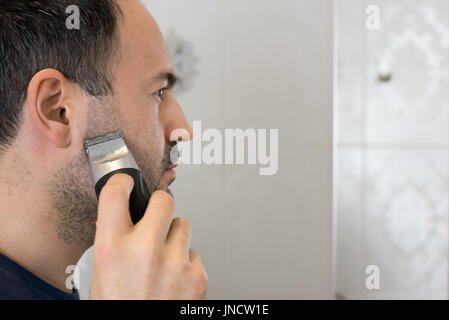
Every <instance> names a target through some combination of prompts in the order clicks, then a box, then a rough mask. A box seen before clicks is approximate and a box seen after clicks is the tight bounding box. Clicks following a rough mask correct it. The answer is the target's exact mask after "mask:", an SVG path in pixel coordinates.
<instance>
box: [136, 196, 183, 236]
mask: <svg viewBox="0 0 449 320" xmlns="http://www.w3.org/2000/svg"><path fill="white" fill-rule="evenodd" d="M174 212H175V201H174V200H173V198H172V196H170V195H169V194H168V193H167V192H165V191H162V190H156V191H155V192H153V194H152V195H151V198H150V201H149V203H148V207H147V210H146V211H145V215H144V216H143V218H142V219H141V220H140V221H139V222H138V223H137V225H136V229H137V230H138V232H141V233H142V234H143V235H145V236H146V237H147V238H148V237H150V238H151V239H150V241H153V242H156V244H161V243H164V242H165V239H166V238H167V234H168V230H169V228H170V224H171V220H172V218H173V214H174Z"/></svg>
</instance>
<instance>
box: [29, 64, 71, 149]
mask: <svg viewBox="0 0 449 320" xmlns="http://www.w3.org/2000/svg"><path fill="white" fill-rule="evenodd" d="M71 85H72V83H71V82H70V81H69V80H67V78H66V77H65V76H64V75H63V74H62V73H61V72H59V71H58V70H55V69H44V70H41V71H39V72H38V73H36V74H35V75H34V77H33V78H32V79H31V81H30V83H29V85H28V91H27V105H28V112H29V114H30V117H31V118H32V120H33V123H34V125H35V126H36V128H37V129H38V130H40V132H41V133H42V134H43V135H44V136H45V137H47V139H49V140H50V141H51V142H52V143H53V144H54V145H55V146H56V147H58V148H64V147H67V146H69V145H70V143H71V132H70V131H71V114H72V107H71V106H70V104H69V103H68V102H69V100H70V97H69V95H70V92H71V90H70V86H71Z"/></svg>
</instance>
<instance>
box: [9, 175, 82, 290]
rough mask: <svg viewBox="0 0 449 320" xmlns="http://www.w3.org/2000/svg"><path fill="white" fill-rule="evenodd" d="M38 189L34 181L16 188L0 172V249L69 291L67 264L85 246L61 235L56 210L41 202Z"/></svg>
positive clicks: (77, 257) (69, 270)
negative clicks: (68, 242) (67, 241)
mask: <svg viewBox="0 0 449 320" xmlns="http://www.w3.org/2000/svg"><path fill="white" fill-rule="evenodd" d="M21 189H23V190H21ZM39 190H42V187H39V184H38V183H36V182H35V181H34V182H33V181H29V182H28V184H27V188H23V187H22V188H20V187H19V184H18V183H15V181H10V180H9V179H8V178H7V177H6V176H5V175H1V174H0V230H1V232H0V253H2V254H3V255H5V256H6V257H8V258H9V259H11V260H13V261H15V262H16V263H18V264H20V265H21V266H22V267H24V268H25V269H27V270H28V271H30V272H31V273H33V274H34V275H36V276H37V277H39V278H41V279H42V280H44V281H45V282H47V283H49V284H50V285H52V286H54V287H56V288H58V289H60V290H63V291H65V292H69V293H71V292H72V289H71V288H70V287H68V286H67V285H66V280H67V278H68V277H69V276H71V275H73V268H68V267H69V266H72V265H76V264H77V262H78V260H79V258H80V257H81V255H82V254H83V252H84V251H85V250H86V249H87V248H85V247H83V246H80V245H77V244H67V243H66V242H64V240H63V239H61V237H60V236H59V235H58V234H57V231H56V226H55V219H54V217H55V216H56V213H55V212H52V210H51V208H49V207H48V205H47V204H45V201H43V199H44V198H45V195H43V194H39ZM67 272H68V273H67Z"/></svg>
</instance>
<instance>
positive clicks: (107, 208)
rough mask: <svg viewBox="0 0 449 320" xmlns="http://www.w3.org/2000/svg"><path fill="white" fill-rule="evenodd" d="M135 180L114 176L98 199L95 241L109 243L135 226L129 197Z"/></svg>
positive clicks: (123, 176) (124, 175)
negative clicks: (130, 210)
mask: <svg viewBox="0 0 449 320" xmlns="http://www.w3.org/2000/svg"><path fill="white" fill-rule="evenodd" d="M133 186H134V180H133V178H132V177H131V176H129V175H126V174H116V175H114V176H112V177H111V178H110V179H109V180H108V182H107V183H106V184H105V186H104V187H103V189H102V190H101V193H100V197H99V199H98V217H97V231H96V236H95V241H96V242H97V241H109V240H111V239H113V238H116V237H119V236H121V235H123V234H126V233H128V232H129V231H130V230H131V228H132V226H133V224H132V220H131V215H130V213H129V196H130V194H131V191H132V189H133Z"/></svg>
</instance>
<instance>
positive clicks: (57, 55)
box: [0, 0, 121, 149]
mask: <svg viewBox="0 0 449 320" xmlns="http://www.w3.org/2000/svg"><path fill="white" fill-rule="evenodd" d="M71 5H76V6H78V8H79V18H80V19H79V21H80V24H79V29H76V28H74V29H69V28H68V27H67V26H66V21H67V19H68V18H70V15H71V14H72V12H71V11H68V13H67V12H66V10H67V8H68V7H69V6H71ZM119 12H121V11H120V8H119V6H118V5H117V3H116V2H115V0H0V57H1V62H0V149H5V147H7V146H8V145H11V143H12V141H13V140H14V138H15V136H16V134H17V130H18V128H19V126H20V122H21V115H22V105H23V103H24V102H25V99H26V94H27V89H28V85H29V82H30V81H31V79H32V78H33V76H34V75H35V74H36V73H38V72H39V71H40V70H43V69H46V68H54V69H57V70H59V71H60V72H61V73H62V74H63V75H64V76H65V77H66V78H67V79H69V80H71V81H73V82H74V83H77V84H78V85H80V87H81V88H82V89H83V90H84V91H85V92H86V93H87V94H89V95H91V96H107V95H111V94H112V93H113V92H112V86H111V81H110V80H111V74H112V70H111V69H112V61H113V57H115V56H116V55H115V54H114V52H115V51H116V50H115V49H117V47H118V43H119V39H118V32H117V13H119Z"/></svg>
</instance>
